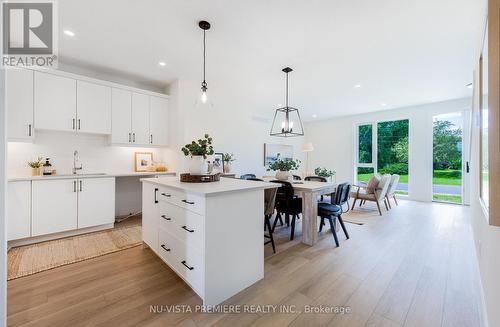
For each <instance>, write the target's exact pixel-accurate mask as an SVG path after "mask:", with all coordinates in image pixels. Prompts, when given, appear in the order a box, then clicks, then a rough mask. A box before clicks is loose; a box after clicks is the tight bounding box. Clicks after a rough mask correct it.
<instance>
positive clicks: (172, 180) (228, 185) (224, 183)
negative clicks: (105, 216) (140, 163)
mask: <svg viewBox="0 0 500 327" xmlns="http://www.w3.org/2000/svg"><path fill="white" fill-rule="evenodd" d="M141 181H142V182H145V183H153V184H157V185H160V186H166V187H171V188H174V189H177V190H181V191H186V192H191V193H197V194H201V195H205V196H213V195H217V194H221V193H227V192H239V191H247V190H258V189H268V188H277V187H279V186H280V185H279V184H276V183H269V182H261V181H248V180H242V179H234V178H221V179H220V181H218V182H210V183H183V182H181V181H180V180H179V177H178V176H175V177H158V178H142V179H141Z"/></svg>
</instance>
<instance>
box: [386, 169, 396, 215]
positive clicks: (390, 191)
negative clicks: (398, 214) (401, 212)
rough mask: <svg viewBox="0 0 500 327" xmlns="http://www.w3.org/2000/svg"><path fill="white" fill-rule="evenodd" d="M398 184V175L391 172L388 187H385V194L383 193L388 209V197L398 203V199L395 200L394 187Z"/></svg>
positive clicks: (389, 202)
mask: <svg viewBox="0 0 500 327" xmlns="http://www.w3.org/2000/svg"><path fill="white" fill-rule="evenodd" d="M398 184H399V175H398V174H393V175H392V176H391V182H390V183H389V188H388V189H387V194H386V195H385V198H386V199H387V204H389V209H392V207H391V201H390V198H393V199H394V202H395V203H396V205H398V200H396V189H397V188H398Z"/></svg>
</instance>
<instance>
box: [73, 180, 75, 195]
mask: <svg viewBox="0 0 500 327" xmlns="http://www.w3.org/2000/svg"><path fill="white" fill-rule="evenodd" d="M73 192H75V193H76V181H73Z"/></svg>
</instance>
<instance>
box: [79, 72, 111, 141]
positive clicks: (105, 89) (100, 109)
mask: <svg viewBox="0 0 500 327" xmlns="http://www.w3.org/2000/svg"><path fill="white" fill-rule="evenodd" d="M76 94H77V97H76V117H77V128H78V131H79V132H84V133H95V134H111V87H109V86H103V85H98V84H94V83H89V82H84V81H77V83H76Z"/></svg>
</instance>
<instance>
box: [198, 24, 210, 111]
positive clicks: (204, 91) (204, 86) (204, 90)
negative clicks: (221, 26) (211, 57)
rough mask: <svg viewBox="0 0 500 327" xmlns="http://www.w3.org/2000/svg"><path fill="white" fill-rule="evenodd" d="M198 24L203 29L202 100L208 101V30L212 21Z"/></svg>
mask: <svg viewBox="0 0 500 327" xmlns="http://www.w3.org/2000/svg"><path fill="white" fill-rule="evenodd" d="M198 26H199V27H200V28H201V29H202V30H203V82H201V102H203V103H207V89H208V88H207V81H206V80H205V67H206V40H205V39H206V35H205V34H206V31H207V30H209V29H210V23H209V22H207V21H204V20H202V21H200V22H198Z"/></svg>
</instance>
